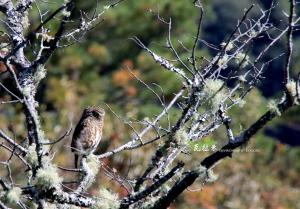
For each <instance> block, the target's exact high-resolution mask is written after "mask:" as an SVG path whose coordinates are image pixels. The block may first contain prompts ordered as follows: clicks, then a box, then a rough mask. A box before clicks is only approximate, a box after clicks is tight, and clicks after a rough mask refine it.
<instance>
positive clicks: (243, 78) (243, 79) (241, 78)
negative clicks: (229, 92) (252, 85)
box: [239, 75, 247, 82]
mask: <svg viewBox="0 0 300 209" xmlns="http://www.w3.org/2000/svg"><path fill="white" fill-rule="evenodd" d="M239 81H241V82H247V79H246V75H240V76H239Z"/></svg>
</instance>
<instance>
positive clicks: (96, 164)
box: [86, 154, 101, 175]
mask: <svg viewBox="0 0 300 209" xmlns="http://www.w3.org/2000/svg"><path fill="white" fill-rule="evenodd" d="M86 163H87V165H88V167H89V168H90V170H91V171H92V172H93V174H94V175H95V174H97V173H98V170H99V168H100V167H101V162H100V160H99V159H98V158H97V156H96V155H94V154H90V155H88V156H87V158H86Z"/></svg>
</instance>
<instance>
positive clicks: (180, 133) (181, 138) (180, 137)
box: [174, 128, 189, 146]
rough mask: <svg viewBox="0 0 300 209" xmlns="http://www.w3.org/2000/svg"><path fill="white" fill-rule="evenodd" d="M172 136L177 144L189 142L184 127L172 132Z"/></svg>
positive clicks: (181, 144)
mask: <svg viewBox="0 0 300 209" xmlns="http://www.w3.org/2000/svg"><path fill="white" fill-rule="evenodd" d="M174 138H175V140H176V142H177V144H178V145H179V146H186V145H188V143H189V137H188V133H187V132H186V131H185V129H184V128H181V129H179V130H177V131H176V132H175V134H174Z"/></svg>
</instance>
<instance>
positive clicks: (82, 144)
mask: <svg viewBox="0 0 300 209" xmlns="http://www.w3.org/2000/svg"><path fill="white" fill-rule="evenodd" d="M104 115H105V111H104V110H103V109H102V108H99V107H88V108H86V109H84V111H83V113H82V116H81V118H80V120H79V122H78V124H77V126H76V128H75V130H74V133H73V138H72V143H71V149H72V152H74V154H75V167H76V168H77V165H78V158H79V156H82V157H84V156H87V155H89V154H91V153H93V152H94V151H95V149H96V148H97V146H98V144H99V142H100V140H101V138H102V128H103V122H104Z"/></svg>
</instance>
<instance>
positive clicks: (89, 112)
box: [83, 106, 105, 120]
mask: <svg viewBox="0 0 300 209" xmlns="http://www.w3.org/2000/svg"><path fill="white" fill-rule="evenodd" d="M83 115H84V117H94V118H96V119H99V120H103V118H104V115H105V111H104V109H102V108H100V107H94V106H92V107H87V108H85V109H84V111H83Z"/></svg>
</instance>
